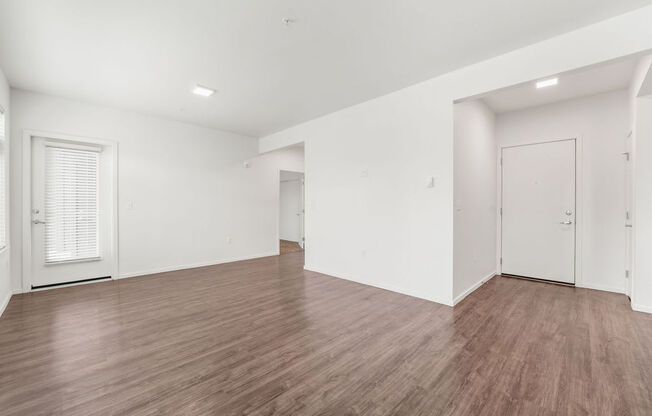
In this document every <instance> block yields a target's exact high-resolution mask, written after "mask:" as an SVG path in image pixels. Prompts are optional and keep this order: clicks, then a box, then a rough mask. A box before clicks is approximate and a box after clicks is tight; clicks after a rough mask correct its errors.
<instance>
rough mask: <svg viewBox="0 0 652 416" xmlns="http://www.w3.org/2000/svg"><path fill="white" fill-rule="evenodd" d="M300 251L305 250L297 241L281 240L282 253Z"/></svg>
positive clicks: (280, 250)
mask: <svg viewBox="0 0 652 416" xmlns="http://www.w3.org/2000/svg"><path fill="white" fill-rule="evenodd" d="M298 251H303V249H302V248H301V246H300V245H299V243H297V242H296V241H288V240H280V241H279V253H280V254H288V253H296V252H298Z"/></svg>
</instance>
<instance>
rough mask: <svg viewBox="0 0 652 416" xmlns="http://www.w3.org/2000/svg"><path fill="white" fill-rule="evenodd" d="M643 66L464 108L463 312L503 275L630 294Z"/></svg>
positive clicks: (561, 80) (587, 71)
mask: <svg viewBox="0 0 652 416" xmlns="http://www.w3.org/2000/svg"><path fill="white" fill-rule="evenodd" d="M645 59H646V57H645V56H642V55H640V54H638V55H635V56H629V57H625V58H622V59H619V60H615V61H609V62H605V63H601V64H598V65H593V66H591V67H587V68H581V69H577V70H574V71H569V72H566V73H561V74H551V75H550V76H548V77H543V78H541V79H536V80H532V81H530V82H526V83H523V84H519V85H516V86H512V87H508V88H504V89H501V90H497V91H492V92H488V93H485V94H481V95H478V96H474V97H469V98H467V99H463V100H459V101H456V102H455V103H454V120H455V122H454V129H455V134H454V136H455V143H454V271H453V275H454V278H453V298H454V302H455V303H457V302H459V301H460V300H461V299H463V298H464V297H465V296H466V295H468V294H469V293H471V292H472V291H473V290H475V289H476V288H477V287H479V286H480V285H481V284H483V283H484V282H486V281H487V280H489V279H491V278H492V277H493V276H495V275H500V274H503V275H513V276H518V277H525V278H532V279H537V280H539V281H544V282H554V283H559V282H561V283H564V284H569V285H575V286H579V287H586V288H592V289H599V290H607V291H612V292H617V293H627V292H628V287H629V282H628V279H629V276H630V270H631V254H630V250H631V249H630V248H629V247H630V245H631V242H630V241H629V240H630V239H631V238H632V237H631V220H630V219H631V216H632V212H631V210H632V208H631V207H632V195H631V194H632V192H631V190H630V188H631V181H632V178H631V174H630V172H631V161H632V157H631V152H632V149H631V147H632V146H631V130H632V121H631V120H632V119H633V117H632V115H631V114H630V113H631V111H632V110H631V105H630V103H631V92H630V91H631V85H632V83H633V81H634V78H635V74H636V69H637V67H638V66H639V65H640V63H641V62H642V61H643V60H645Z"/></svg>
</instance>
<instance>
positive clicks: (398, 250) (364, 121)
mask: <svg viewBox="0 0 652 416" xmlns="http://www.w3.org/2000/svg"><path fill="white" fill-rule="evenodd" d="M650 21H652V6H650V7H645V8H642V9H639V10H636V11H634V12H631V13H627V14H624V15H621V16H618V17H615V18H613V19H609V20H606V21H604V22H600V23H597V24H594V25H591V26H587V27H585V28H582V29H579V30H576V31H573V32H570V33H567V34H565V35H562V36H558V37H555V38H552V39H549V40H547V41H544V42H540V43H537V44H534V45H531V46H528V47H526V48H522V49H519V50H516V51H513V52H510V53H508V54H505V55H501V56H498V57H496V58H492V59H490V60H487V61H484V62H480V63H478V64H474V65H471V66H468V67H466V68H463V69H460V70H457V71H454V72H451V73H449V74H446V75H443V76H440V77H437V78H433V79H431V80H429V81H426V82H423V83H420V84H416V85H414V86H411V87H408V88H405V89H402V90H400V91H396V92H394V93H391V94H389V95H386V96H382V97H379V98H376V99H373V100H370V101H367V102H365V103H362V104H359V105H356V106H353V107H350V108H347V109H344V110H341V111H338V112H335V113H332V114H329V115H327V116H323V117H320V118H317V119H315V120H312V121H309V122H307V123H303V124H300V125H298V126H295V127H292V128H290V129H287V130H284V131H281V132H278V133H275V134H272V135H270V136H267V137H263V138H261V139H260V143H259V149H260V151H261V152H267V151H270V150H273V149H276V148H279V147H283V146H287V145H291V144H293V143H298V142H302V141H304V142H305V151H306V171H307V172H308V174H307V175H306V247H307V252H306V266H307V267H308V268H312V269H316V270H320V271H324V272H327V273H329V274H332V275H335V276H339V277H342V278H348V279H354V280H357V281H360V282H363V283H367V284H370V285H376V286H382V287H385V288H388V289H391V290H395V291H398V292H402V293H407V294H411V295H415V296H419V297H423V298H426V299H431V300H435V301H438V302H442V303H446V304H452V301H453V109H452V107H453V106H452V102H453V101H454V100H457V99H461V98H466V97H470V96H474V95H477V94H481V93H485V92H487V91H492V90H495V89H499V88H504V87H507V86H511V85H515V84H519V83H522V82H527V81H531V80H533V79H537V78H542V77H545V76H549V75H551V74H557V73H561V72H565V71H568V70H572V69H577V68H579V67H582V66H587V65H592V64H596V63H599V62H604V61H607V60H611V59H615V58H618V57H622V56H625V55H628V54H632V53H639V52H642V51H645V50H648V49H652V25H650V24H649V22H650ZM364 171H367V174H366V175H364V174H363V172H364ZM430 175H434V176H438V182H437V186H436V187H435V188H433V189H427V188H426V187H425V183H426V180H427V177H428V176H430ZM336 201H350V203H349V204H347V205H346V207H347V208H346V209H345V207H344V206H342V204H339V205H338V204H337V202H336ZM344 232H346V233H347V235H348V238H347V239H346V240H345V241H342V239H341V238H340V236H341V235H342V233H344Z"/></svg>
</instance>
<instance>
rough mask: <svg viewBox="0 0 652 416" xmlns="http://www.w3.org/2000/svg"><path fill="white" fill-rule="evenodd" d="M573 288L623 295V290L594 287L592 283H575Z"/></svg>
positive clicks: (610, 287) (600, 286)
mask: <svg viewBox="0 0 652 416" xmlns="http://www.w3.org/2000/svg"><path fill="white" fill-rule="evenodd" d="M575 287H581V288H584V289H594V290H602V291H605V292H614V293H622V294H624V293H625V288H618V287H612V286H605V285H596V284H593V283H576V284H575Z"/></svg>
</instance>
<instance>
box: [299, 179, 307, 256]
mask: <svg viewBox="0 0 652 416" xmlns="http://www.w3.org/2000/svg"><path fill="white" fill-rule="evenodd" d="M299 218H300V219H299V223H300V225H301V241H299V245H300V246H301V248H303V249H305V248H306V179H305V177H304V176H303V175H301V199H300V201H299Z"/></svg>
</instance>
